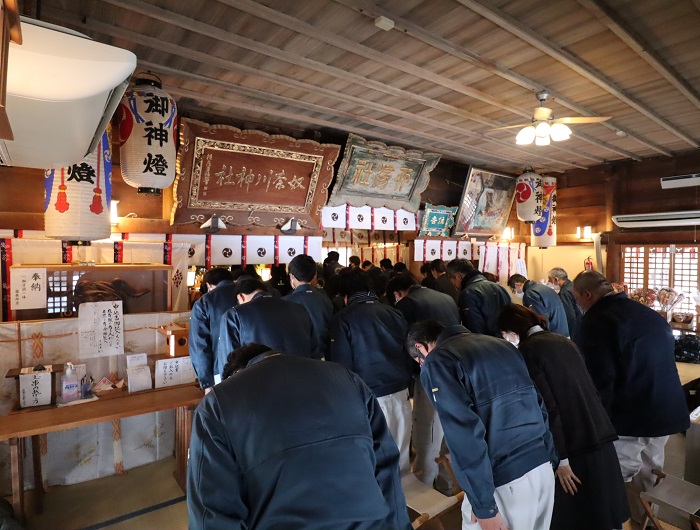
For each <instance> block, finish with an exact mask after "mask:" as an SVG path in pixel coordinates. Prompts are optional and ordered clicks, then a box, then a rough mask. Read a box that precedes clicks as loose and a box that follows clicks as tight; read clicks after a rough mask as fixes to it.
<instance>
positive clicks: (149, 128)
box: [119, 78, 177, 195]
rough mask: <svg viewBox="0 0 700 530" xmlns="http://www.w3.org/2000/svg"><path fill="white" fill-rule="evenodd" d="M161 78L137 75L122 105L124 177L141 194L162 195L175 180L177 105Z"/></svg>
mask: <svg viewBox="0 0 700 530" xmlns="http://www.w3.org/2000/svg"><path fill="white" fill-rule="evenodd" d="M161 87H162V85H161V83H160V81H156V80H153V79H148V78H137V79H136V82H135V86H134V87H133V88H130V89H129V90H127V91H126V93H125V94H124V97H123V98H122V101H121V103H120V104H119V139H120V142H121V143H120V148H119V158H120V166H121V172H122V177H123V179H124V182H126V183H127V184H128V185H129V186H133V187H135V188H138V192H139V193H149V194H153V195H160V194H161V190H162V189H163V188H167V187H168V186H170V185H171V184H172V183H173V180H174V179H175V163H176V156H177V153H176V149H175V143H176V142H175V140H176V125H177V106H176V104H175V100H174V99H173V98H172V97H171V96H170V95H169V94H168V93H167V92H165V90H163V89H162V88H161Z"/></svg>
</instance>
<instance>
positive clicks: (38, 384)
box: [19, 372, 51, 408]
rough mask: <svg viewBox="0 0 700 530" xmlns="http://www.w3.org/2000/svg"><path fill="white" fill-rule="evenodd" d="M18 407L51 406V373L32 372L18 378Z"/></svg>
mask: <svg viewBox="0 0 700 530" xmlns="http://www.w3.org/2000/svg"><path fill="white" fill-rule="evenodd" d="M19 404H20V407H22V408H26V407H38V406H40V405H50V404H51V372H33V373H31V374H20V376H19Z"/></svg>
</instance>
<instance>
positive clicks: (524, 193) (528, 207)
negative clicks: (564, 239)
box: [515, 171, 542, 223]
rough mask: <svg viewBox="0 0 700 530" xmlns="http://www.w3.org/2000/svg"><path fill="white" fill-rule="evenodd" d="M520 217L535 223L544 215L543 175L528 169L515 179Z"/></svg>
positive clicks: (516, 201)
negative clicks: (542, 210)
mask: <svg viewBox="0 0 700 530" xmlns="http://www.w3.org/2000/svg"><path fill="white" fill-rule="evenodd" d="M515 203H516V210H517V213H518V219H520V220H521V221H525V222H526V223H534V222H535V221H537V220H538V219H539V218H540V217H541V216H542V212H541V209H542V175H538V174H537V173H535V172H534V171H528V172H526V173H523V174H522V175H520V176H519V177H518V178H517V179H515Z"/></svg>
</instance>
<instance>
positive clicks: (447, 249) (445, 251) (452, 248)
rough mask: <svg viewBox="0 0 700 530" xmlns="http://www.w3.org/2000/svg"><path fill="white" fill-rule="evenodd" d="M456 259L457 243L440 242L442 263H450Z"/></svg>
mask: <svg viewBox="0 0 700 530" xmlns="http://www.w3.org/2000/svg"><path fill="white" fill-rule="evenodd" d="M456 257H457V241H443V242H442V260H443V261H444V262H448V261H452V260H453V259H455V258H456Z"/></svg>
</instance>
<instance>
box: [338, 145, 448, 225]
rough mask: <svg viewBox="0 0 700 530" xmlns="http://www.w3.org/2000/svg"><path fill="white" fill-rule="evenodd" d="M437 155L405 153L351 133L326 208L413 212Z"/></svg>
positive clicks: (401, 149) (416, 207) (400, 149)
mask: <svg viewBox="0 0 700 530" xmlns="http://www.w3.org/2000/svg"><path fill="white" fill-rule="evenodd" d="M439 160H440V155H439V154H436V153H423V152H421V151H406V150H405V149H404V148H402V147H397V146H387V145H385V144H383V143H381V142H369V141H367V140H365V139H364V138H362V137H361V136H356V135H354V134H351V135H350V136H349V137H348V143H347V144H346V146H345V153H344V154H343V161H342V162H341V164H340V169H339V170H338V178H337V181H336V183H335V186H334V187H333V193H332V194H331V199H330V201H329V203H328V205H329V206H338V205H341V204H346V203H347V204H350V205H351V206H373V207H374V208H381V207H387V208H391V209H392V210H400V209H404V210H408V211H410V212H415V211H417V210H418V207H419V206H420V196H421V193H423V190H425V188H426V187H427V186H428V181H429V180H430V171H432V169H433V168H434V167H435V166H436V165H437V163H438V161H439Z"/></svg>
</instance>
